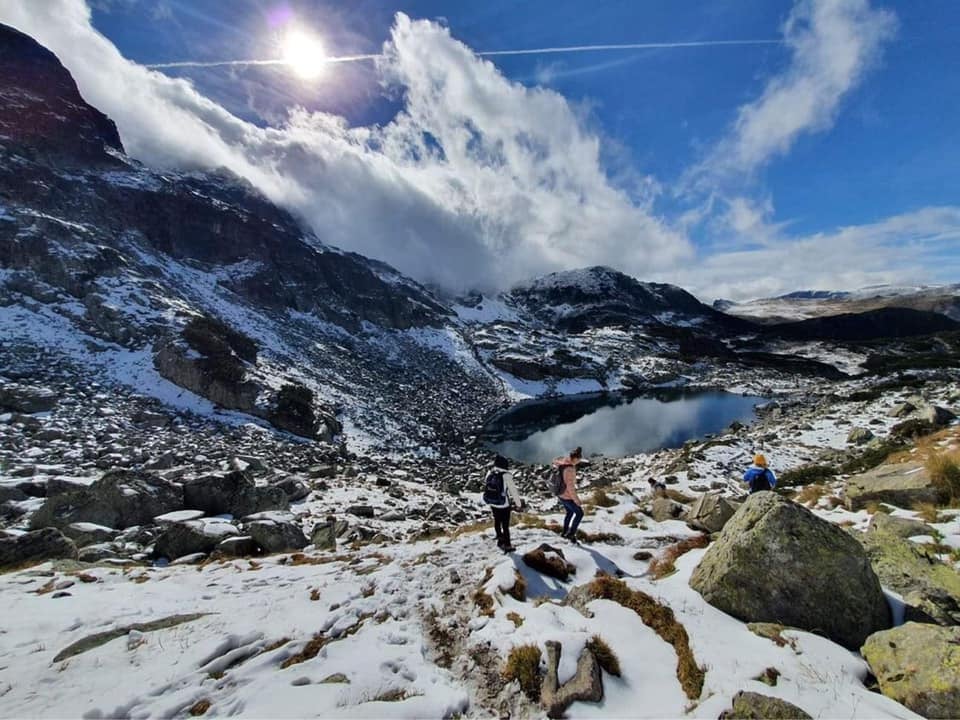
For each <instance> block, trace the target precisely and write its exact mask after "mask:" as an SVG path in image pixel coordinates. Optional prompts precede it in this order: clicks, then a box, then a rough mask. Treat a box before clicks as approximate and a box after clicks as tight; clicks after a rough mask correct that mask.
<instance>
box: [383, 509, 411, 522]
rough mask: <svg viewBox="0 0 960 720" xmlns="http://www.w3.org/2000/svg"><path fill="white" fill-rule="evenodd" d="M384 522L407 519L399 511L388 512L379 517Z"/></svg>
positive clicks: (404, 514)
mask: <svg viewBox="0 0 960 720" xmlns="http://www.w3.org/2000/svg"><path fill="white" fill-rule="evenodd" d="M380 519H381V520H383V521H384V522H400V521H402V520H406V519H407V515H406V513H403V512H401V511H399V510H389V511H387V512H385V513H384V514H383V515H381V516H380Z"/></svg>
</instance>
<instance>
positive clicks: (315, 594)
mask: <svg viewBox="0 0 960 720" xmlns="http://www.w3.org/2000/svg"><path fill="white" fill-rule="evenodd" d="M310 599H311V600H313V602H316V601H317V600H319V599H320V588H313V589H312V590H311V591H310Z"/></svg>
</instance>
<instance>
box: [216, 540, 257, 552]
mask: <svg viewBox="0 0 960 720" xmlns="http://www.w3.org/2000/svg"><path fill="white" fill-rule="evenodd" d="M257 548H258V545H257V542H256V541H255V540H254V539H253V538H252V537H250V536H249V535H234V536H233V537H228V538H227V539H226V540H223V541H221V543H220V544H219V545H217V550H216V554H217V555H223V556H224V557H247V556H248V555H255V554H256V552H257Z"/></svg>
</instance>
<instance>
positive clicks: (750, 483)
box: [743, 453, 777, 495]
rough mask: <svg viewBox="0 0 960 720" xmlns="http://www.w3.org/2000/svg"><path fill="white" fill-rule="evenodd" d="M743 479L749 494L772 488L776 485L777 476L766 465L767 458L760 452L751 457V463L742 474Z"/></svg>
mask: <svg viewBox="0 0 960 720" xmlns="http://www.w3.org/2000/svg"><path fill="white" fill-rule="evenodd" d="M743 481H744V482H745V483H746V484H747V487H748V488H750V494H751V495H753V494H754V493H755V492H763V491H764V490H773V489H774V488H775V487H776V486H777V476H776V475H774V474H773V470H771V469H770V468H768V467H767V459H766V458H765V457H764V456H763V455H762V454H760V453H757V454H756V455H754V457H753V465H751V466H750V467H748V468H747V471H746V472H745V473H744V474H743Z"/></svg>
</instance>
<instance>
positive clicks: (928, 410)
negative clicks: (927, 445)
mask: <svg viewBox="0 0 960 720" xmlns="http://www.w3.org/2000/svg"><path fill="white" fill-rule="evenodd" d="M917 415H918V416H919V418H920V419H921V420H925V421H926V422H928V423H930V424H931V425H934V426H935V427H943V426H944V425H949V424H950V423H952V422H953V421H954V420H956V419H957V416H956V415H954V414H953V412H951V411H950V410H947V409H946V408H943V407H938V406H936V405H925V406H924V407H922V408H920V410H919V412H918V413H917Z"/></svg>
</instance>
